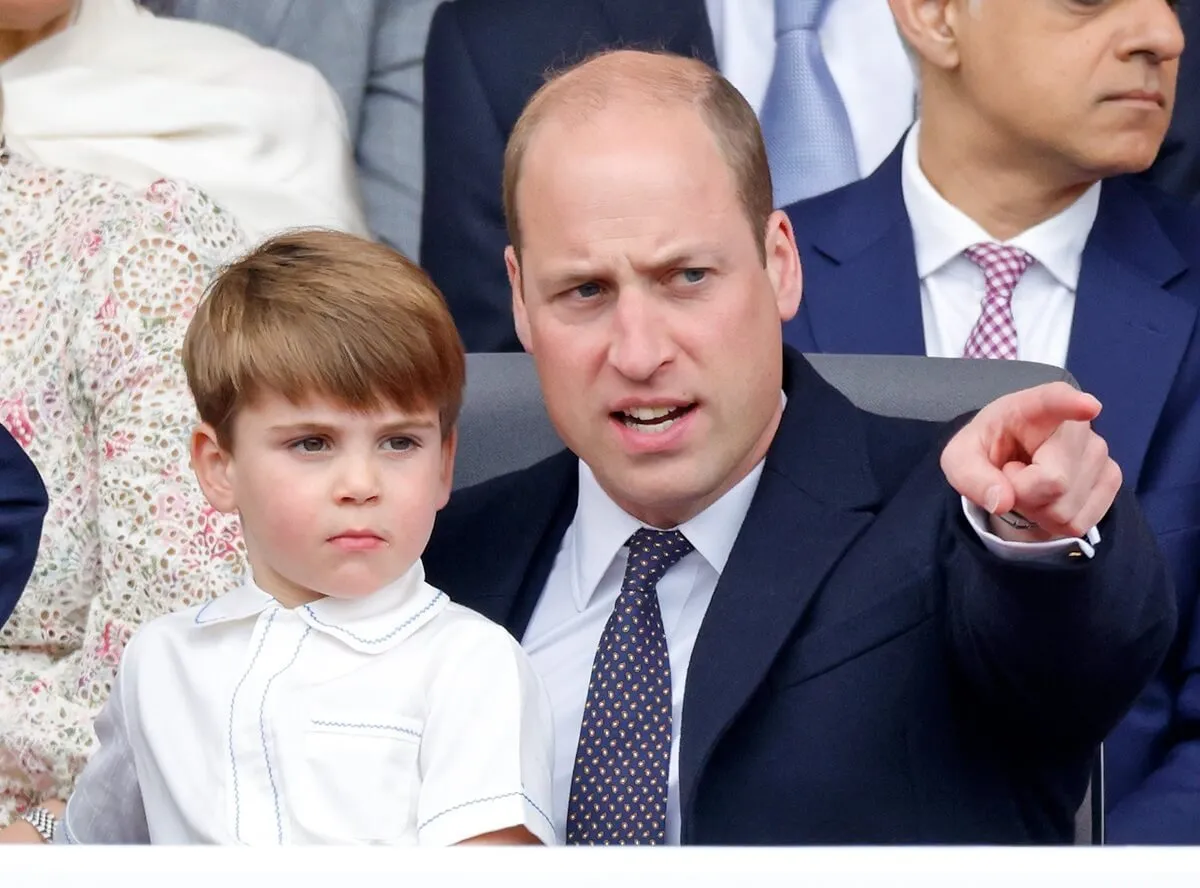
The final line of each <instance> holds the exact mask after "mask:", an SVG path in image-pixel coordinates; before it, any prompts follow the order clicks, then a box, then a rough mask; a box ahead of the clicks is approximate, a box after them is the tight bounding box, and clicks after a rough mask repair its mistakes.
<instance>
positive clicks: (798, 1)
mask: <svg viewBox="0 0 1200 888" xmlns="http://www.w3.org/2000/svg"><path fill="white" fill-rule="evenodd" d="M830 2H831V0H775V36H776V37H778V36H779V35H780V34H786V33H787V32H788V31H815V30H816V29H817V27H818V26H819V25H820V24H821V20H822V19H823V18H824V17H825V9H826V7H828V6H829V4H830Z"/></svg>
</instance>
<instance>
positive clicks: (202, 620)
mask: <svg viewBox="0 0 1200 888" xmlns="http://www.w3.org/2000/svg"><path fill="white" fill-rule="evenodd" d="M447 603H448V599H447V598H446V595H445V594H444V593H443V592H442V591H441V590H439V589H435V588H434V587H433V586H430V585H429V584H428V583H426V582H425V568H424V566H423V565H422V564H421V561H420V560H419V559H418V560H417V561H416V562H415V563H414V564H413V566H412V567H410V568H409V569H408V571H407V572H406V573H404V574H403V575H402V576H401V577H400V578H399V579H397V580H395V581H394V582H392V583H389V584H388V585H386V586H384V587H383V588H382V589H380V590H379V591H377V592H373V593H371V594H370V595H366V596H364V597H362V598H322V599H320V600H318V601H314V602H312V603H310V604H305V605H301V606H300V607H298V608H296V614H297V616H299V618H300V619H301V620H303V621H304V622H305V623H306V624H308V625H309V626H311V627H312V628H313V629H314V630H316V631H317V632H321V633H323V634H325V635H328V636H329V637H331V638H334V639H336V640H338V641H340V642H341V643H343V644H345V645H346V646H347V647H349V648H352V649H353V650H356V651H359V652H361V653H366V654H374V653H381V652H383V651H385V650H390V649H391V648H393V647H395V646H396V645H397V644H399V643H400V642H401V641H403V640H404V639H405V638H407V637H408V636H410V635H412V634H413V633H414V632H416V631H417V630H418V629H420V628H421V627H422V626H424V625H425V624H426V623H428V622H429V621H430V620H431V619H433V618H434V617H435V616H436V615H437V614H438V613H440V612H441V610H442V609H443V608H444V607H445V606H446V604H447ZM271 607H276V608H277V607H280V605H279V603H278V602H276V601H275V599H274V598H272V597H271V596H270V595H268V594H267V593H266V592H264V591H263V590H262V589H261V588H259V586H258V585H257V584H256V583H255V582H254V579H253V577H250V578H248V579H247V580H246V581H245V582H244V583H243V584H242V585H241V586H239V587H238V588H236V589H234V590H233V591H231V592H228V593H226V594H225V595H222V596H221V597H220V598H216V599H213V600H212V601H210V602H209V603H208V604H206V605H205V606H204V607H202V608H201V609H200V611H199V612H198V613H197V614H196V618H195V622H196V625H197V626H211V625H214V624H217V623H228V622H231V621H235V620H244V619H247V618H249V617H256V616H257V615H258V614H260V613H262V612H263V611H264V610H267V609H268V608H271Z"/></svg>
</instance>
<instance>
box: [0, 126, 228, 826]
mask: <svg viewBox="0 0 1200 888" xmlns="http://www.w3.org/2000/svg"><path fill="white" fill-rule="evenodd" d="M0 214H2V215H3V218H4V225H3V226H0V331H2V334H0V423H3V425H4V427H5V428H6V429H7V430H8V432H9V433H10V434H11V435H12V437H13V438H15V439H16V441H17V443H18V444H20V445H21V447H22V448H23V449H24V450H25V452H26V453H27V454H28V455H29V457H30V458H31V459H32V461H33V463H34V465H35V466H36V467H37V469H38V471H39V472H40V473H41V475H42V478H43V479H44V482H45V486H46V489H47V491H48V493H49V510H48V512H47V514H46V518H45V522H44V526H43V530H42V535H41V546H40V551H39V552H38V555H37V560H36V563H35V565H34V568H33V574H32V576H31V578H30V580H29V584H28V586H27V587H26V589H25V592H24V595H23V596H22V597H21V599H20V600H19V602H18V603H17V607H16V609H15V611H14V612H13V614H12V616H11V617H10V618H9V620H8V622H7V623H6V624H5V625H4V626H3V628H2V629H0V825H2V824H4V823H6V822H8V821H9V820H10V819H11V818H12V816H13V814H14V812H15V811H16V810H17V809H18V808H24V807H25V806H27V805H29V804H31V803H33V802H36V801H39V800H41V799H45V798H54V797H65V796H66V795H67V794H68V793H69V792H70V789H71V786H72V783H73V781H74V778H75V775H77V774H78V773H79V772H80V770H81V769H82V767H83V765H84V763H85V762H86V760H87V757H88V755H89V753H90V751H91V749H92V745H93V742H94V735H93V732H92V719H93V718H94V717H95V715H96V714H97V713H98V712H99V710H100V707H101V705H102V704H103V703H104V701H105V699H106V698H107V696H108V692H109V689H110V687H111V682H112V679H113V676H114V674H115V669H116V665H117V661H118V659H119V658H120V656H121V652H122V650H123V649H124V645H125V641H126V640H127V639H128V638H129V636H130V634H131V633H132V632H133V630H134V629H135V628H136V627H137V626H138V625H140V623H141V622H142V621H144V620H147V619H149V618H151V617H153V616H155V615H158V614H161V613H165V612H167V611H170V610H174V609H176V608H181V607H187V606H189V605H191V604H194V603H196V602H199V601H202V600H206V599H208V598H211V597H213V596H214V595H215V594H217V593H218V592H220V591H222V590H224V589H226V588H228V587H229V586H230V584H231V583H233V582H236V581H237V579H238V577H239V576H240V574H241V572H242V549H241V541H240V535H239V533H238V529H237V525H236V523H234V522H233V521H232V520H230V519H228V518H226V517H224V516H222V515H220V514H218V513H216V512H215V511H214V510H212V509H211V508H206V506H205V503H204V500H203V498H202V497H201V495H200V490H199V488H198V487H197V486H196V483H195V479H194V478H193V477H191V472H190V469H189V465H188V456H187V452H188V442H189V435H190V432H191V429H192V426H193V424H194V422H195V419H194V408H193V406H192V402H191V397H190V395H189V393H188V389H187V383H186V380H185V378H184V373H183V365H182V362H181V360H180V355H179V352H180V347H181V345H182V342H183V334H184V331H185V330H186V328H187V323H188V320H189V318H190V317H191V315H192V313H193V311H194V309H195V306H196V304H197V302H198V300H199V299H200V297H201V295H202V294H203V292H204V290H205V287H206V286H207V284H208V282H209V280H210V279H211V277H212V275H213V272H214V271H215V270H216V269H217V268H218V267H220V266H222V265H224V264H225V263H227V262H229V261H231V260H232V259H233V258H234V257H236V256H237V255H239V254H240V253H241V252H242V251H243V250H244V249H245V247H246V240H245V236H244V234H243V233H242V232H241V230H240V229H239V228H238V226H237V224H236V223H235V221H234V219H233V216H232V214H230V213H229V212H227V211H225V210H223V209H221V208H220V207H218V206H217V205H216V204H214V203H213V202H212V201H211V200H210V199H209V198H208V197H206V196H205V195H204V194H202V193H201V192H199V191H197V190H195V189H194V188H192V187H191V186H187V185H183V184H180V183H176V182H171V181H168V180H159V181H157V182H155V183H153V184H152V185H150V186H149V188H144V189H133V188H129V187H127V186H125V185H122V184H119V183H117V182H115V181H113V180H111V179H106V178H101V177H99V176H93V175H90V174H87V173H78V172H70V171H65V170H61V169H56V168H52V167H48V166H46V165H44V164H42V163H39V162H36V161H33V160H30V159H29V158H26V157H23V156H22V155H20V154H18V153H16V152H15V151H13V150H11V149H10V148H8V147H5V148H4V150H3V154H2V155H0Z"/></svg>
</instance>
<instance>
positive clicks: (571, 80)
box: [529, 50, 712, 136]
mask: <svg viewBox="0 0 1200 888" xmlns="http://www.w3.org/2000/svg"><path fill="white" fill-rule="evenodd" d="M618 59H621V60H622V61H621V62H620V63H618V62H617V60H618ZM625 59H628V61H624V60H625ZM635 60H636V61H635ZM596 69H599V70H600V72H602V73H601V74H597V73H596ZM664 73H666V74H668V75H671V74H674V75H676V76H675V77H674V78H671V79H674V80H675V83H674V84H671V83H670V82H669V80H664V78H663V74H664ZM711 88H712V72H710V71H709V70H708V68H707V67H705V66H704V65H703V63H701V62H697V61H696V60H694V59H688V58H683V57H680V56H669V55H659V54H655V53H647V52H639V51H631V50H614V51H612V52H610V53H606V54H604V55H602V56H598V57H596V58H594V59H591V60H589V61H587V62H584V63H583V64H581V65H579V66H577V67H574V68H571V69H568V70H567V71H565V72H564V73H563V74H561V75H559V76H557V77H554V78H553V79H552V80H550V81H548V82H547V83H546V84H545V86H543V87H542V89H541V90H539V92H538V94H537V95H536V96H535V97H534V100H533V105H532V107H531V108H530V111H531V114H530V123H531V124H533V126H531V128H530V130H529V135H530V136H532V135H533V133H534V132H536V131H537V128H538V127H539V126H540V125H541V124H543V123H545V122H546V121H547V120H550V119H559V118H560V117H562V116H563V115H564V111H565V112H566V114H565V116H566V121H565V122H567V123H568V124H571V123H584V122H586V121H587V120H588V119H589V118H590V117H592V116H593V115H594V114H598V113H600V112H603V111H605V110H608V109H609V108H610V107H611V106H612V105H614V104H616V103H619V102H622V101H629V102H631V103H636V104H639V105H644V104H645V103H646V102H653V103H656V104H659V105H663V106H672V105H679V106H686V107H697V106H698V105H699V104H700V103H701V102H702V101H703V99H704V96H705V94H706V93H707V92H708V90H709V89H711ZM571 111H574V112H575V113H573V114H572V113H570V112H571Z"/></svg>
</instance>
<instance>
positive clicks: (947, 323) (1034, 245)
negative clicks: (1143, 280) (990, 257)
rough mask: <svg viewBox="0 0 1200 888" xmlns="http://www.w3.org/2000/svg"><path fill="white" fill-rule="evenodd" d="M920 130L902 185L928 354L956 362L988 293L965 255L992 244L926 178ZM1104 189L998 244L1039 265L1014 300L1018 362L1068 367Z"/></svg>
mask: <svg viewBox="0 0 1200 888" xmlns="http://www.w3.org/2000/svg"><path fill="white" fill-rule="evenodd" d="M919 130H920V127H919V124H918V125H914V126H913V128H912V130H910V132H909V134H908V137H907V139H906V141H905V144H904V155H903V162H902V164H901V184H902V186H903V191H904V204H905V207H906V209H907V210H908V217H909V219H910V220H911V222H912V230H913V245H914V247H915V249H916V258H917V275H918V277H919V278H920V279H921V319H922V322H923V324H924V328H925V353H926V354H928V355H929V356H930V357H935V358H959V357H962V354H963V349H964V348H965V347H966V343H967V337H968V336H970V334H971V329H972V328H973V327H974V326H975V323H976V321H978V320H979V314H980V311H981V309H982V303H983V297H984V293H985V289H986V287H985V282H984V276H983V270H982V269H981V268H980V267H979V266H978V265H976V264H975V263H974V262H972V261H971V260H970V259H968V258H967V257H966V256H964V255H963V250H965V249H966V248H967V247H970V246H972V245H973V244H977V243H980V242H987V241H995V238H993V237H992V236H991V235H989V234H988V233H987V232H986V231H984V230H983V228H982V227H980V225H979V224H978V223H977V222H975V221H974V220H973V219H971V218H970V217H969V216H968V215H967V214H966V213H964V212H963V211H962V210H960V209H958V208H957V207H955V206H954V205H953V204H951V203H950V202H949V201H948V200H946V199H945V198H944V197H942V195H941V194H939V193H938V192H937V190H936V189H935V188H934V187H933V185H932V183H930V181H929V179H928V178H927V177H926V176H925V173H924V172H923V171H922V170H921V165H920V163H919V161H918V156H917V155H918V150H917V144H918V142H917V139H918V133H919ZM1100 188H1101V183H1100V182H1097V183H1096V184H1095V185H1093V186H1092V187H1091V188H1089V189H1088V190H1087V191H1085V192H1084V193H1083V194H1082V195H1081V196H1080V197H1079V199H1078V200H1076V201H1075V202H1074V203H1072V204H1071V205H1070V206H1069V207H1067V208H1066V209H1064V210H1062V211H1061V212H1059V213H1058V214H1057V215H1055V216H1052V217H1051V218H1049V219H1047V220H1046V221H1045V222H1042V223H1041V224H1039V225H1036V226H1034V227H1033V228H1030V229H1028V230H1026V231H1024V232H1022V233H1021V234H1019V235H1017V236H1016V237H1014V238H1012V239H1011V240H1007V241H1000V243H1004V244H1008V245H1011V246H1014V247H1020V248H1021V249H1022V250H1025V251H1026V252H1027V253H1029V254H1030V255H1031V256H1033V258H1034V260H1035V261H1034V263H1033V264H1032V265H1030V266H1029V268H1028V270H1026V272H1025V274H1024V275H1022V276H1021V280H1020V282H1019V283H1018V284H1017V287H1016V289H1015V290H1013V297H1012V311H1013V321H1014V323H1015V324H1016V328H1017V357H1018V358H1019V359H1021V360H1023V361H1037V362H1039V363H1042V364H1052V365H1054V366H1056V367H1064V366H1066V363H1067V347H1068V344H1069V342H1070V338H1071V323H1072V321H1073V319H1074V316H1075V293H1076V290H1077V289H1078V287H1079V270H1080V267H1081V266H1082V264H1083V248H1084V246H1085V245H1086V244H1087V239H1088V235H1089V234H1090V233H1091V230H1092V224H1093V223H1094V222H1095V221H1096V212H1097V210H1098V209H1099V207H1100Z"/></svg>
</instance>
